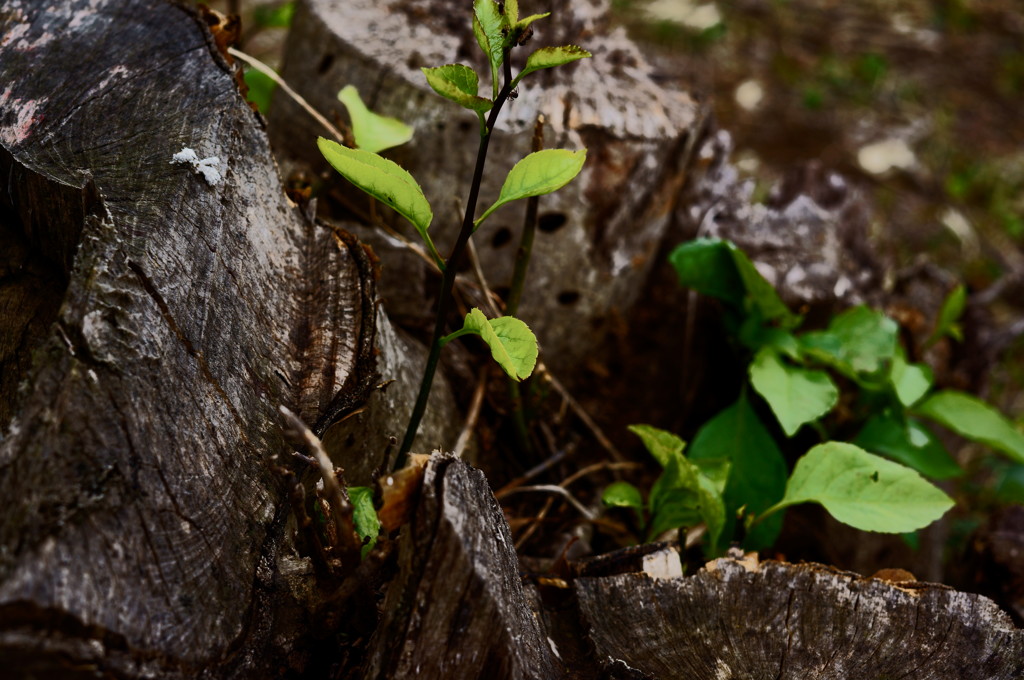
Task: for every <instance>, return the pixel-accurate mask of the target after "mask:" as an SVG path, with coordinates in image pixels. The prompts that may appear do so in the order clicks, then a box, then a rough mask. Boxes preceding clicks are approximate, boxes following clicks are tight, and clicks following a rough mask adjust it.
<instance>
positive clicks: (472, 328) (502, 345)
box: [448, 307, 538, 380]
mask: <svg viewBox="0 0 1024 680" xmlns="http://www.w3.org/2000/svg"><path fill="white" fill-rule="evenodd" d="M466 332H468V333H476V334H477V335H479V336H480V337H481V338H482V339H483V341H484V342H485V343H487V346H488V347H490V348H491V356H492V357H494V360H495V361H497V362H498V365H499V366H501V368H502V370H504V371H505V373H507V374H508V375H509V377H510V378H512V379H514V380H523V379H525V378H528V377H530V374H531V373H533V367H534V366H535V365H536V364H537V354H538V351H537V338H536V337H535V336H534V335H533V332H532V331H531V330H530V328H529V327H528V326H527V325H526V324H525V323H523V322H522V321H520V320H519V319H516V318H515V317H511V316H501V317H498V318H497V319H488V318H487V317H486V316H484V313H483V312H481V311H480V310H479V309H476V308H475V307H474V308H473V309H471V310H470V311H469V314H466V320H465V322H463V325H462V331H456V333H453V334H452V335H449V336H448V338H449V339H450V338H452V337H454V336H456V335H461V334H462V333H466Z"/></svg>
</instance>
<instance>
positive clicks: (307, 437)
mask: <svg viewBox="0 0 1024 680" xmlns="http://www.w3.org/2000/svg"><path fill="white" fill-rule="evenodd" d="M278 410H279V411H280V412H281V415H282V416H284V419H285V423H286V424H287V428H286V429H285V436H286V437H287V438H288V439H289V441H292V442H293V443H294V444H296V445H301V446H303V447H305V448H306V449H307V450H308V451H309V452H310V453H312V454H313V458H314V459H315V460H316V462H317V466H318V468H319V471H320V476H321V477H322V478H323V480H324V495H325V497H326V499H327V504H328V505H329V506H330V509H331V520H332V521H333V522H334V528H335V531H336V533H337V536H338V542H339V544H340V545H339V546H338V547H339V555H338V556H339V557H340V559H341V562H342V565H343V567H344V568H345V569H346V570H348V569H355V567H356V566H357V565H358V564H359V554H360V551H361V549H362V541H360V539H359V535H358V534H357V533H356V530H355V523H354V522H353V519H352V503H351V502H350V501H349V498H348V490H347V488H346V484H345V480H344V477H343V476H342V475H341V471H340V469H336V468H335V467H334V463H332V462H331V459H330V457H329V456H328V455H327V452H326V451H325V450H324V446H323V443H322V442H321V441H320V439H319V438H318V437H317V436H316V435H315V434H313V431H312V430H310V429H309V428H308V427H307V426H306V424H305V423H304V422H302V419H301V418H299V417H298V416H297V415H295V413H293V412H292V411H291V410H290V409H288V408H287V407H285V406H280V407H279V408H278Z"/></svg>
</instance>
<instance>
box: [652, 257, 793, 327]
mask: <svg viewBox="0 0 1024 680" xmlns="http://www.w3.org/2000/svg"><path fill="white" fill-rule="evenodd" d="M669 262H671V263H672V266H673V267H674V268H675V270H676V274H678V276H679V282H680V283H681V284H682V285H683V286H686V287H687V288H693V289H694V290H696V291H697V292H698V293H701V294H702V295H707V296H709V297H713V298H717V299H719V300H722V301H723V302H727V303H729V304H730V305H732V306H733V307H735V308H736V309H738V310H739V311H744V312H746V311H749V310H756V312H757V313H758V314H760V315H761V317H762V318H763V319H766V320H769V321H778V322H779V323H780V324H782V325H783V326H785V327H787V328H791V327H794V326H795V325H797V324H798V323H799V317H797V316H796V315H795V314H793V313H792V312H790V311H789V308H788V307H786V305H785V303H783V302H782V299H781V298H780V297H779V294H778V293H777V292H775V288H774V287H773V286H772V284H770V283H769V282H768V280H767V279H765V278H764V277H763V276H761V273H760V272H758V271H757V268H756V267H755V266H754V263H753V262H751V261H750V258H748V257H747V256H746V254H745V253H744V252H743V251H742V250H740V249H739V248H737V247H736V246H735V245H734V244H733V243H731V242H729V241H723V240H721V239H710V238H699V239H694V240H693V241H688V242H686V243H683V244H680V245H679V246H677V247H676V248H675V250H673V251H672V253H671V254H670V255H669Z"/></svg>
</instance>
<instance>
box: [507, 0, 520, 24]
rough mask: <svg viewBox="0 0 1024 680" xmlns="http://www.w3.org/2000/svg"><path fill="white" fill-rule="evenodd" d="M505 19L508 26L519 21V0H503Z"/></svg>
mask: <svg viewBox="0 0 1024 680" xmlns="http://www.w3.org/2000/svg"><path fill="white" fill-rule="evenodd" d="M505 21H507V22H508V24H509V26H515V24H516V22H517V21H519V0H505Z"/></svg>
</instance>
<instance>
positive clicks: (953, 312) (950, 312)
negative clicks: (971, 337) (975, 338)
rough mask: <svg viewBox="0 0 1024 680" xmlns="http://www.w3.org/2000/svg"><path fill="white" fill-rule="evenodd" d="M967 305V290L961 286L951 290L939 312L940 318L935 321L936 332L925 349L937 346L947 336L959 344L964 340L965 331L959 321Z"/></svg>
mask: <svg viewBox="0 0 1024 680" xmlns="http://www.w3.org/2000/svg"><path fill="white" fill-rule="evenodd" d="M966 304H967V289H966V288H964V286H963V284H960V285H958V286H957V287H956V288H954V289H953V290H951V291H950V293H949V295H947V296H946V299H945V300H944V301H943V303H942V309H940V310H939V318H938V319H937V320H936V321H935V331H934V332H933V333H932V334H931V337H929V338H928V340H927V342H925V347H928V346H930V345H933V344H935V342H936V341H937V340H938V339H939V338H942V337H944V336H947V335H948V336H949V337H951V338H953V339H954V340H956V341H958V342H960V341H962V340H963V331H962V330H961V328H960V324H958V323H957V321H959V320H960V316H961V315H962V314H963V313H964V307H965V306H966Z"/></svg>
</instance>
